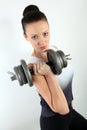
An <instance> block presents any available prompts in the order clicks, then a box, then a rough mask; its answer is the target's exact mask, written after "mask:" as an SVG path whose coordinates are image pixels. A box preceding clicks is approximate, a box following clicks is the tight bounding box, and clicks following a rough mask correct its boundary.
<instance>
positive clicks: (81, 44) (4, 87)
mask: <svg viewBox="0 0 87 130" xmlns="http://www.w3.org/2000/svg"><path fill="white" fill-rule="evenodd" d="M28 4H36V5H38V6H39V8H40V9H41V10H42V11H43V12H44V13H45V14H46V16H47V18H48V21H49V24H50V29H51V44H54V43H55V44H56V45H58V46H59V47H60V48H62V49H63V50H64V51H65V52H66V53H70V54H71V57H72V60H71V61H70V62H71V64H72V65H73V68H74V80H73V93H74V99H75V101H74V106H75V108H76V109H77V110H78V111H79V112H80V113H81V114H82V115H84V117H87V103H86V102H87V101H86V100H87V58H86V57H87V0H51V1H50V0H48V1H45V0H14V1H13V0H3V1H1V0H0V130H39V129H40V128H39V116H40V105H39V96H38V94H37V91H36V89H35V88H34V87H32V88H30V87H29V86H28V84H27V85H24V86H23V87H20V86H19V84H18V82H17V81H14V82H12V81H11V80H10V75H8V73H7V72H8V71H13V67H14V66H16V65H19V64H20V59H25V60H26V62H28V61H29V59H28V56H29V54H30V52H31V51H32V48H31V46H30V44H29V43H28V42H27V41H25V39H24V37H23V36H22V33H23V31H22V27H21V18H22V11H23V9H24V8H25V6H27V5H28Z"/></svg>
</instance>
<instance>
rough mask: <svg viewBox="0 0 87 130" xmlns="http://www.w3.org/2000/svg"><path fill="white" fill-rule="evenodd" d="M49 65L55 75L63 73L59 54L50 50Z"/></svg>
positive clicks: (48, 51)
mask: <svg viewBox="0 0 87 130" xmlns="http://www.w3.org/2000/svg"><path fill="white" fill-rule="evenodd" d="M47 58H48V65H49V66H50V67H51V69H52V71H53V72H54V74H60V73H61V72H62V65H61V62H60V60H59V58H58V55H57V53H56V52H55V51H54V50H52V49H49V50H47Z"/></svg>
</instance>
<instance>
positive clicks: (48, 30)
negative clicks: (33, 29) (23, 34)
mask: <svg viewBox="0 0 87 130" xmlns="http://www.w3.org/2000/svg"><path fill="white" fill-rule="evenodd" d="M44 32H49V29H48V30H45V31H44ZM44 32H43V33H44ZM34 35H37V34H31V36H34Z"/></svg>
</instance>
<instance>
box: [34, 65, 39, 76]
mask: <svg viewBox="0 0 87 130" xmlns="http://www.w3.org/2000/svg"><path fill="white" fill-rule="evenodd" d="M33 70H34V74H35V75H37V74H38V72H37V64H33Z"/></svg>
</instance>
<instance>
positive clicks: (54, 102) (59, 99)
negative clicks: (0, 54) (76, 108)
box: [33, 63, 69, 114]
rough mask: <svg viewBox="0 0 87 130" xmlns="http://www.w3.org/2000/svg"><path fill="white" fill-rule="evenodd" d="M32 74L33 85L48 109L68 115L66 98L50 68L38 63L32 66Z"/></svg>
mask: <svg viewBox="0 0 87 130" xmlns="http://www.w3.org/2000/svg"><path fill="white" fill-rule="evenodd" d="M42 67H43V69H42ZM34 72H35V74H36V75H34V76H33V80H34V84H35V86H36V88H37V89H38V91H39V93H40V94H41V96H42V97H43V98H44V99H45V101H46V102H47V103H48V105H49V106H50V108H51V109H52V110H53V111H54V112H57V113H60V114H66V113H68V112H69V108H68V104H67V101H66V98H65V96H64V94H63V91H62V89H61V88H60V86H59V84H58V82H57V81H56V79H55V76H54V74H53V73H52V71H51V69H50V67H49V66H48V65H46V64H45V63H38V64H37V65H34Z"/></svg>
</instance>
